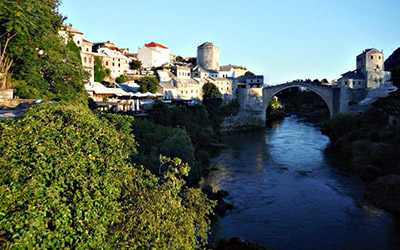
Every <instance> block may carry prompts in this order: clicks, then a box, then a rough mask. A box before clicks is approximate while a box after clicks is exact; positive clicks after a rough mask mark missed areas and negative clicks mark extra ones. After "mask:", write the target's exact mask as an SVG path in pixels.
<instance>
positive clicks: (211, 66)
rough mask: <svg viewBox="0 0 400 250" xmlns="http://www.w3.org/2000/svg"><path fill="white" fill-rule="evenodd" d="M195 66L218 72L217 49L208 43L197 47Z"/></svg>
mask: <svg viewBox="0 0 400 250" xmlns="http://www.w3.org/2000/svg"><path fill="white" fill-rule="evenodd" d="M197 64H198V65H199V66H200V67H202V68H204V69H206V70H214V71H219V70H220V67H219V48H218V47H216V46H214V44H213V43H209V42H205V43H203V44H202V45H200V46H198V47H197Z"/></svg>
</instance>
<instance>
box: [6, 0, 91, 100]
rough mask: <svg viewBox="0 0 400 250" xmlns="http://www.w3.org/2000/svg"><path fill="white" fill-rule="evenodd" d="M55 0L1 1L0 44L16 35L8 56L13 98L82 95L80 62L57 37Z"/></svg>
mask: <svg viewBox="0 0 400 250" xmlns="http://www.w3.org/2000/svg"><path fill="white" fill-rule="evenodd" d="M59 4H60V1H58V0H45V1H41V0H32V1H17V0H2V1H0V37H1V38H0V44H1V45H2V46H4V43H5V41H6V39H7V38H8V37H11V36H13V35H15V37H14V38H13V39H12V40H11V41H10V43H9V46H8V51H7V55H8V56H9V57H10V58H11V59H12V60H13V65H12V67H11V68H10V73H11V74H12V82H13V84H14V87H15V89H16V90H17V91H16V95H17V96H19V97H22V98H45V99H52V98H55V97H59V98H70V97H71V96H74V95H76V94H84V91H83V81H84V80H85V79H86V78H87V74H86V73H85V72H84V70H83V67H82V63H81V61H80V59H79V58H78V57H77V56H76V53H74V52H73V51H71V50H70V49H69V48H68V47H67V46H66V45H65V44H64V43H63V41H62V39H61V38H60V37H59V35H58V31H59V30H60V29H61V27H62V23H63V17H62V16H61V15H60V14H59V13H58V6H59Z"/></svg>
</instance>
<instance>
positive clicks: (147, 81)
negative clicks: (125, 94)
mask: <svg viewBox="0 0 400 250" xmlns="http://www.w3.org/2000/svg"><path fill="white" fill-rule="evenodd" d="M138 84H139V86H140V92H142V93H146V92H151V93H156V92H157V90H158V85H159V82H158V79H157V78H155V77H150V76H146V77H143V78H141V79H140V80H139V81H138Z"/></svg>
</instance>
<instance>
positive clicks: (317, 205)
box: [202, 116, 400, 249]
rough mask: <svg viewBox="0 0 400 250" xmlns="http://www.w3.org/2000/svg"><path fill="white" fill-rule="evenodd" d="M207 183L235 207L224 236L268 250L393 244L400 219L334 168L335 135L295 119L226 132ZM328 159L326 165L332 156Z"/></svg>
mask: <svg viewBox="0 0 400 250" xmlns="http://www.w3.org/2000/svg"><path fill="white" fill-rule="evenodd" d="M224 142H225V143H226V144H227V145H229V147H228V148H227V149H226V150H224V151H223V152H222V153H221V154H220V155H219V156H218V157H216V158H214V159H213V161H212V164H213V165H214V168H215V169H216V170H214V171H212V172H211V173H210V175H209V176H208V177H207V178H205V179H204V180H203V183H202V184H203V185H211V186H212V187H213V188H214V189H215V190H218V189H224V190H226V191H228V192H229V194H230V195H229V196H228V197H226V200H227V201H228V202H231V203H233V204H234V205H235V208H234V209H233V210H232V211H229V212H228V213H227V215H226V216H224V217H223V218H222V220H221V222H222V226H223V227H224V229H223V231H222V236H223V237H233V236H240V237H244V238H246V239H249V240H252V241H254V242H257V243H260V244H262V245H265V246H267V247H268V248H269V249H271V248H272V249H395V248H396V246H397V247H400V245H399V244H398V243H399V240H398V238H399V233H400V230H399V222H398V221H397V220H396V219H394V218H393V217H392V216H391V215H390V214H388V213H386V212H384V211H382V210H380V209H378V208H377V207H375V206H374V205H372V204H371V203H369V202H368V201H366V200H364V198H363V191H364V188H365V186H364V184H363V183H361V182H360V181H359V180H358V179H357V178H355V177H351V176H349V175H347V174H343V173H341V172H339V171H338V170H337V169H336V168H333V167H332V166H331V165H330V162H332V161H331V159H332V157H333V156H331V155H327V153H326V152H325V150H324V149H325V148H326V145H327V143H328V142H329V139H328V138H327V137H325V136H323V135H321V133H320V131H319V129H318V127H316V126H314V125H313V124H311V123H307V122H305V121H302V120H301V119H299V118H297V117H293V116H292V117H287V118H285V119H284V120H283V121H282V122H280V123H276V124H274V125H273V126H272V127H270V128H266V129H263V130H254V131H245V132H238V133H233V134H230V135H227V136H225V138H224ZM328 158H329V159H330V160H329V163H328V160H327V159H328Z"/></svg>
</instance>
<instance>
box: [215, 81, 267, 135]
mask: <svg viewBox="0 0 400 250" xmlns="http://www.w3.org/2000/svg"><path fill="white" fill-rule="evenodd" d="M237 101H238V102H239V104H240V112H239V114H237V115H235V116H230V117H226V118H225V119H224V121H223V122H222V124H221V131H233V130H239V129H248V128H256V127H265V122H266V109H265V110H264V101H263V89H262V88H253V89H237Z"/></svg>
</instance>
